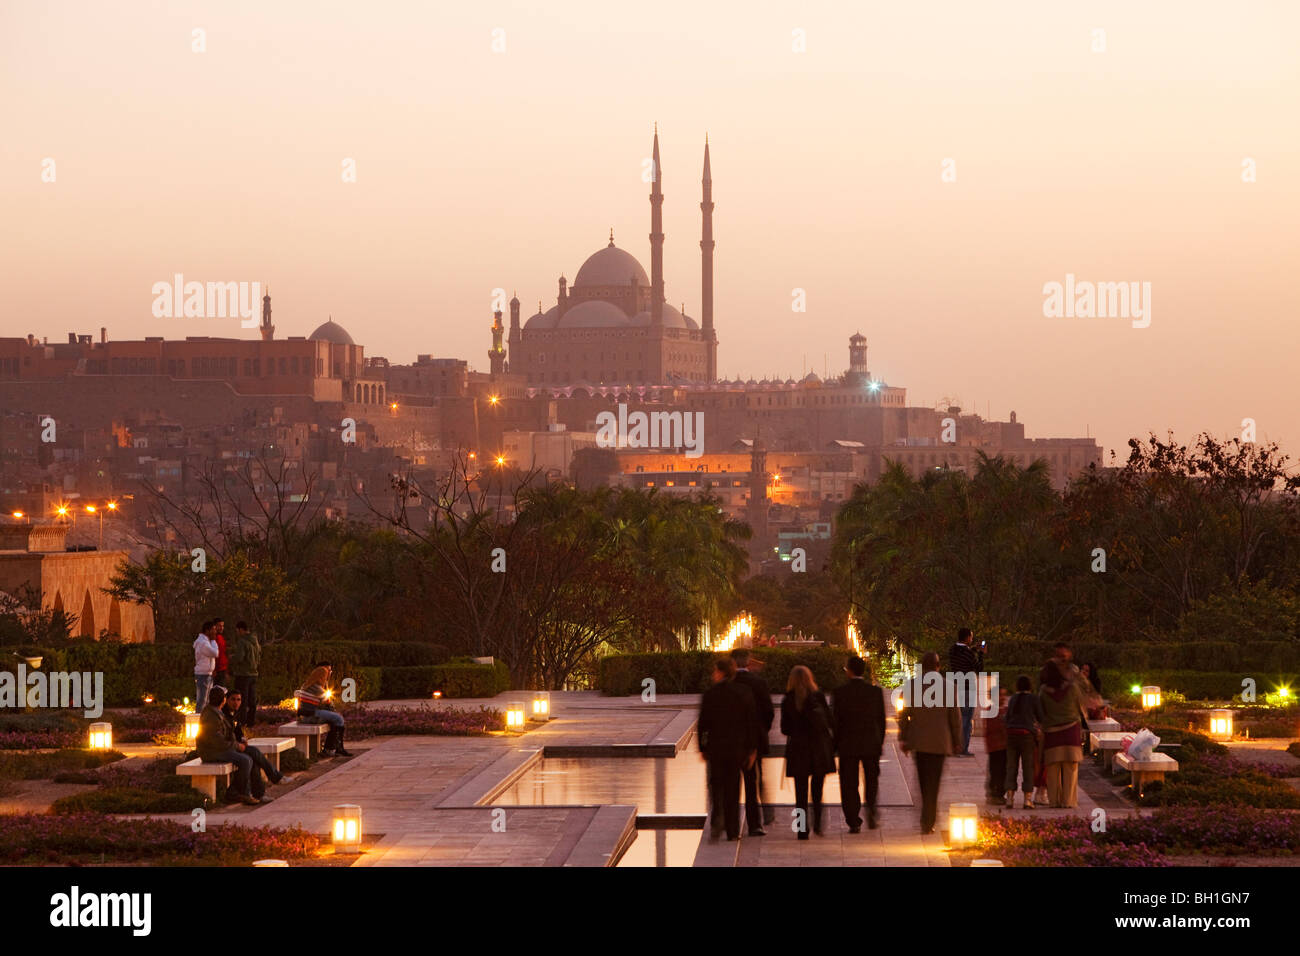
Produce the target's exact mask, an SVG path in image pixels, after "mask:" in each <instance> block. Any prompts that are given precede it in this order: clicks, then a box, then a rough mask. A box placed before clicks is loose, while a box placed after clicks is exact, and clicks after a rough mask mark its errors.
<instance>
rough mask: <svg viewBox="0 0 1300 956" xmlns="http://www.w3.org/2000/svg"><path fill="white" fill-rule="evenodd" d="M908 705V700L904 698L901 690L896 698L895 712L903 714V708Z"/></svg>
mask: <svg viewBox="0 0 1300 956" xmlns="http://www.w3.org/2000/svg"><path fill="white" fill-rule="evenodd" d="M906 706H907V701H905V700H903V693H902V690H901V689H900V690H899V693H898V696H897V697H895V698H894V713H895V714H901V713H902V712H903V708H904V707H906Z"/></svg>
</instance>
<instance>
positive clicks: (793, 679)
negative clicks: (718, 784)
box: [781, 664, 835, 840]
mask: <svg viewBox="0 0 1300 956" xmlns="http://www.w3.org/2000/svg"><path fill="white" fill-rule="evenodd" d="M785 689H786V693H785V696H784V697H782V698H781V733H783V734H785V737H786V740H785V775H786V776H787V777H793V778H794V805H795V808H796V810H798V811H800V814H799V816H798V817H796V825H797V829H798V833H799V839H800V840H806V839H808V797H809V794H810V792H811V795H812V811H813V815H812V831H813V832H814V833H816V834H817V835H818V836H821V835H822V788H823V786H824V784H825V783H826V775H827V774H828V773H834V771H835V742H834V740H833V739H832V737H831V715H830V707H829V706H827V704H826V697H825V695H824V694H823V693H822V692H821V691H820V690H818V689H817V682H816V681H815V680H813V674H812V671H810V670H809V669H808V668H807V667H805V666H804V665H803V664H797V665H795V666H794V668H792V669H791V671H790V679H789V681H788V682H787V684H786V688H785Z"/></svg>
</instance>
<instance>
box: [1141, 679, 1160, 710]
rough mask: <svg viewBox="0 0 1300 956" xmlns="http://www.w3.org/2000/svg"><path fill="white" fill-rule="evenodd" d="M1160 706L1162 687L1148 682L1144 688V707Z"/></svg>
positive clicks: (1149, 708) (1148, 708)
mask: <svg viewBox="0 0 1300 956" xmlns="http://www.w3.org/2000/svg"><path fill="white" fill-rule="evenodd" d="M1159 706H1160V688H1159V687H1156V686H1155V685H1154V684H1148V685H1147V686H1146V687H1143V688H1142V709H1143V710H1151V709H1152V708H1153V707H1159Z"/></svg>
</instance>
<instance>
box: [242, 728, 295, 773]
mask: <svg viewBox="0 0 1300 956" xmlns="http://www.w3.org/2000/svg"><path fill="white" fill-rule="evenodd" d="M248 746H250V747H256V748H257V749H258V750H260V751H261V752H262V755H263V756H264V757H266V762H267V763H269V764H270V765H271V766H272V767H274V768H275V769H276V772H277V773H278V772H279V770H280V754H282V753H284V752H285V751H286V750H288V749H289V748H291V747H293V746H294V739H293V738H292V737H255V738H253V739H252V740H250V741H248Z"/></svg>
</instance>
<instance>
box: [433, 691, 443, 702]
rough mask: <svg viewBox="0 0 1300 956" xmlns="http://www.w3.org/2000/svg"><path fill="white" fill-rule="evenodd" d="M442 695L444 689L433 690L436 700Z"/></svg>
mask: <svg viewBox="0 0 1300 956" xmlns="http://www.w3.org/2000/svg"><path fill="white" fill-rule="evenodd" d="M441 697H442V691H440V690H435V691H434V692H433V699H434V700H438V699H440V698H441Z"/></svg>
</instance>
